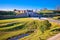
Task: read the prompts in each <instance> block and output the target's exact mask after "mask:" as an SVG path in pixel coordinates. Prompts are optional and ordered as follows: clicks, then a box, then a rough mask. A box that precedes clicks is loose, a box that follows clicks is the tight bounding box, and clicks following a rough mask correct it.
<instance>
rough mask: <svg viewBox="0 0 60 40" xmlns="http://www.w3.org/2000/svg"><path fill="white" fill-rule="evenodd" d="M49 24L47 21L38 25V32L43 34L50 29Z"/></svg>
mask: <svg viewBox="0 0 60 40" xmlns="http://www.w3.org/2000/svg"><path fill="white" fill-rule="evenodd" d="M50 26H51V23H49V21H48V20H45V21H42V22H41V24H40V30H41V31H42V32H43V33H44V31H45V30H48V29H50Z"/></svg>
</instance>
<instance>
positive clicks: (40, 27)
mask: <svg viewBox="0 0 60 40" xmlns="http://www.w3.org/2000/svg"><path fill="white" fill-rule="evenodd" d="M47 24H48V25H47ZM51 24H52V23H51ZM56 25H57V24H56ZM52 26H53V25H51V26H50V27H49V22H48V21H46V20H45V21H41V20H34V19H30V18H16V19H5V20H0V40H6V39H7V38H11V37H13V36H16V35H19V34H25V33H27V32H29V31H34V32H33V33H31V34H30V35H29V36H25V37H23V38H21V39H19V40H46V39H47V38H49V37H51V36H53V35H55V34H54V33H56V32H57V33H59V32H60V31H56V32H54V31H52V30H55V29H56V28H57V29H58V28H60V26H55V27H54V26H53V27H52ZM48 27H49V28H50V29H48ZM42 31H43V32H42Z"/></svg>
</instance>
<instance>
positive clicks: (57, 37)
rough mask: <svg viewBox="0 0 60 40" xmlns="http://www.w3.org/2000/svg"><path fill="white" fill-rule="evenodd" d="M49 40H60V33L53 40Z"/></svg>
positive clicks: (51, 39) (50, 39)
mask: <svg viewBox="0 0 60 40" xmlns="http://www.w3.org/2000/svg"><path fill="white" fill-rule="evenodd" d="M47 40H60V33H59V34H56V35H55V36H52V37H51V38H48V39H47Z"/></svg>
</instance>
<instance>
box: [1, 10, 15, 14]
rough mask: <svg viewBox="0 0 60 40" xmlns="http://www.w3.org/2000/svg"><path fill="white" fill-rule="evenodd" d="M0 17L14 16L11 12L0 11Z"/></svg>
mask: <svg viewBox="0 0 60 40" xmlns="http://www.w3.org/2000/svg"><path fill="white" fill-rule="evenodd" d="M0 15H16V13H15V12H13V11H0Z"/></svg>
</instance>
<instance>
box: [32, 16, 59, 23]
mask: <svg viewBox="0 0 60 40" xmlns="http://www.w3.org/2000/svg"><path fill="white" fill-rule="evenodd" d="M31 18H32V19H34V20H48V21H49V22H55V23H57V24H60V20H54V19H52V18H38V17H35V18H34V17H31Z"/></svg>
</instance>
